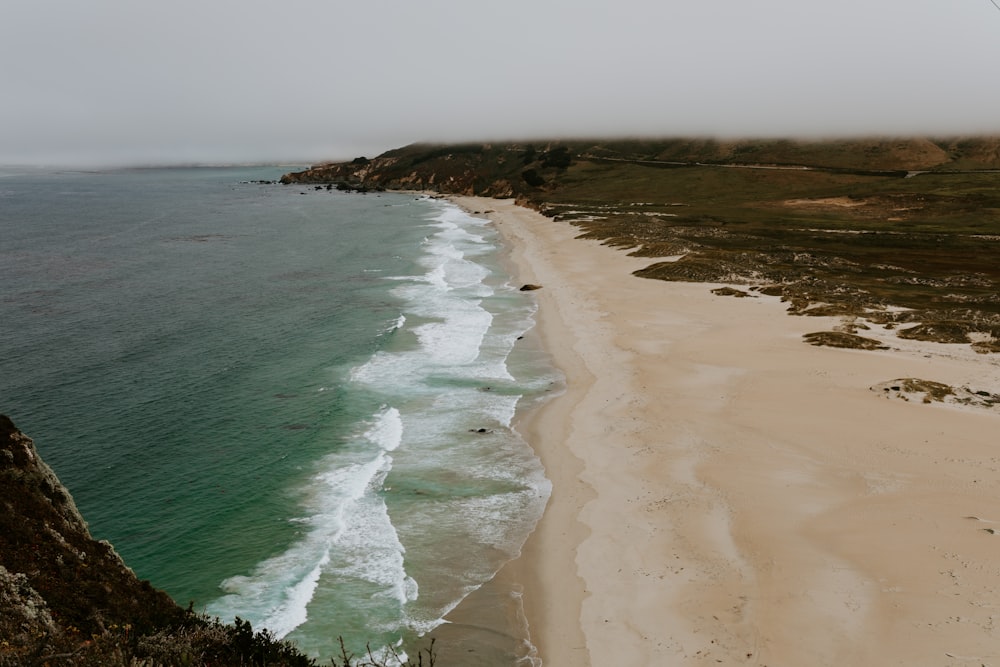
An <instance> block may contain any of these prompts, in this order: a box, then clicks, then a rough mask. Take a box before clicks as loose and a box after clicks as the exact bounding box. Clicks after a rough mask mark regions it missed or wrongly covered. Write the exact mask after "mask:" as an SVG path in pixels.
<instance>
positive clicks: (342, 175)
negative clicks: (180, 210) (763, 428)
mask: <svg viewBox="0 0 1000 667" xmlns="http://www.w3.org/2000/svg"><path fill="white" fill-rule="evenodd" d="M282 180H283V182H285V183H299V182H310V183H314V182H320V183H322V182H329V181H330V180H332V181H334V182H337V181H348V182H353V183H354V184H355V185H358V186H360V185H365V186H369V187H374V188H389V189H421V190H434V191H438V192H442V193H455V194H474V195H483V196H494V197H516V198H518V200H519V201H520V202H521V203H524V204H526V205H528V206H532V207H534V208H536V209H538V210H539V211H541V212H542V213H544V214H545V215H547V216H549V217H552V218H556V219H561V220H566V221H569V222H570V223H572V224H574V225H576V226H578V227H579V228H580V231H581V235H582V236H583V237H586V238H593V239H599V240H601V241H603V242H604V243H606V244H608V245H611V246H614V247H618V248H622V249H625V250H628V251H629V252H630V253H631V254H633V255H636V256H640V257H648V258H650V259H651V260H654V261H651V262H650V265H649V266H648V267H646V268H645V269H643V270H641V271H639V272H637V275H640V276H642V277H646V278H653V279H658V280H668V281H671V280H678V281H699V282H711V283H726V284H730V285H733V284H736V285H746V286H748V287H751V286H752V289H754V290H757V291H759V292H760V293H764V294H772V295H778V296H781V297H782V298H783V299H784V300H786V301H787V302H788V304H789V312H790V313H792V314H797V315H820V314H826V315H843V316H846V317H850V316H863V317H865V318H866V319H868V320H869V321H871V322H874V323H877V324H881V325H883V326H885V327H886V328H896V329H897V331H898V333H899V335H901V336H905V337H911V338H918V339H921V340H933V341H937V342H948V343H961V344H966V345H971V346H972V347H973V349H975V350H976V351H977V352H982V353H984V354H986V353H992V352H996V351H997V350H998V349H1000V342H998V341H1000V261H997V257H1000V138H991V137H977V138H937V139H934V138H920V139H860V140H854V141H813V142H808V141H792V140H753V141H734V142H724V141H718V140H713V139H659V140H652V139H648V140H640V139H635V140H603V141H594V140H591V141H562V142H548V143H545V144H541V143H538V144H518V143H512V144H505V145H499V144H481V145H478V146H472V145H463V146H457V147H448V146H425V145H414V146H407V147H404V148H400V149H397V150H395V151H390V152H389V153H386V154H384V155H382V156H379V157H378V158H374V159H373V160H371V161H370V162H369V163H368V164H366V165H365V169H364V170H357V169H353V168H352V167H351V165H349V164H347V165H344V164H332V165H321V166H318V167H315V168H313V169H310V170H307V171H305V172H300V173H297V174H288V175H286V176H285V177H284V178H283V179H282ZM665 257H669V258H670V259H671V261H655V260H656V259H657V258H665ZM840 342H841V343H845V341H844V340H840ZM853 342H854V344H858V341H853Z"/></svg>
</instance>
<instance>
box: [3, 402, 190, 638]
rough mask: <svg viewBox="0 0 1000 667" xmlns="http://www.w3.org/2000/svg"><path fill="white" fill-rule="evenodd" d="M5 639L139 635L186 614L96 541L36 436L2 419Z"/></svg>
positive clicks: (112, 552)
mask: <svg viewBox="0 0 1000 667" xmlns="http://www.w3.org/2000/svg"><path fill="white" fill-rule="evenodd" d="M0 609H2V611H0V639H2V640H3V641H4V642H6V644H7V646H6V647H5V648H7V649H11V650H15V649H16V647H17V646H18V645H24V646H28V645H34V644H37V640H38V638H39V637H51V638H53V639H59V638H61V637H63V636H67V638H68V639H70V640H72V638H73V637H80V638H86V637H90V636H91V635H93V634H98V633H102V632H104V631H106V630H107V629H108V628H109V627H112V626H122V627H124V626H126V625H128V626H130V627H132V628H134V629H135V630H136V631H137V632H146V631H151V630H153V629H156V628H163V627H169V626H171V625H173V624H177V623H180V622H182V621H183V620H184V619H185V617H186V615H187V614H186V612H185V611H184V610H183V609H181V608H180V607H178V606H177V604H176V603H174V601H173V600H171V599H170V597H169V596H168V595H167V594H166V593H164V592H162V591H158V590H156V589H154V588H153V587H152V586H151V585H150V583H149V582H148V581H140V580H139V578H138V577H136V575H135V573H134V572H133V571H132V570H131V569H129V568H128V567H127V566H126V565H125V563H124V562H123V561H122V559H121V557H120V556H119V555H118V554H117V553H116V552H115V550H114V549H113V548H112V547H111V545H110V544H108V543H107V542H99V541H97V540H94V539H93V537H91V535H90V531H89V530H88V529H87V524H86V522H85V521H84V520H83V517H82V516H80V512H79V511H78V510H77V508H76V505H75V504H74V502H73V498H72V497H71V496H70V494H69V492H68V491H67V490H66V488H65V487H64V486H63V485H62V484H61V483H60V482H59V479H58V478H57V477H56V475H55V473H54V472H52V469H51V468H49V466H48V465H46V464H45V462H43V461H42V460H41V459H40V458H39V456H38V452H37V451H36V450H35V445H34V443H33V442H32V440H31V438H29V437H27V436H26V435H24V434H23V433H21V432H20V431H19V430H18V429H17V427H15V426H14V423H13V422H12V421H11V420H10V419H9V418H8V417H6V416H3V415H0Z"/></svg>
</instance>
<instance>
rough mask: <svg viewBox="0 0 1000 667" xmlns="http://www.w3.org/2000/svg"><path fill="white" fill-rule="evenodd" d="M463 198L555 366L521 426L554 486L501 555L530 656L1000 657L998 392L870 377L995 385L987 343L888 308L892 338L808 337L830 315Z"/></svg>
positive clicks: (720, 660)
mask: <svg viewBox="0 0 1000 667" xmlns="http://www.w3.org/2000/svg"><path fill="white" fill-rule="evenodd" d="M455 201H456V203H458V204H459V205H461V206H463V207H464V208H466V209H467V210H470V211H478V212H488V214H487V217H489V218H491V219H492V220H494V221H495V223H496V224H497V226H498V229H499V230H500V232H501V233H502V235H503V237H504V238H505V239H506V240H507V242H508V243H509V245H510V248H511V261H512V263H513V265H514V267H515V270H516V273H517V279H518V280H519V281H521V282H524V283H535V284H538V285H541V286H542V289H540V290H537V291H536V292H534V293H533V294H534V295H536V298H537V299H538V302H539V313H538V327H537V331H536V333H537V335H540V336H541V337H542V340H543V343H544V345H545V346H546V347H547V349H548V350H549V351H550V352H551V354H552V355H553V357H554V360H555V362H556V364H557V366H559V368H560V369H562V371H563V372H564V373H565V375H566V384H567V389H566V391H565V393H563V394H562V395H560V396H559V397H557V398H555V399H554V400H551V401H549V402H548V403H547V404H546V405H545V406H544V407H543V408H542V409H541V410H538V411H536V412H535V414H532V415H529V417H528V418H526V419H525V420H523V421H522V422H521V423H520V424H519V426H518V428H519V430H521V431H522V433H523V434H524V435H525V437H526V438H527V439H528V441H529V442H530V443H531V444H532V446H533V447H535V449H536V451H537V452H538V454H539V456H540V457H541V459H542V461H543V463H544V465H545V468H546V471H547V474H548V476H549V477H550V479H552V481H553V493H552V497H551V500H550V502H549V507H548V509H547V511H546V514H545V516H544V517H543V519H542V520H541V522H540V523H539V525H538V527H537V529H536V530H535V532H534V533H533V534H532V536H531V538H530V539H529V541H528V543H527V544H526V545H525V548H524V551H523V553H522V556H521V558H519V559H518V560H516V561H514V562H512V563H510V564H509V565H508V567H507V568H506V569H505V570H504V572H502V573H501V576H502V577H505V578H507V579H508V580H509V581H515V582H518V584H519V585H523V590H524V593H523V603H524V612H525V615H526V619H527V623H528V625H529V627H530V634H531V641H532V643H533V644H534V645H535V646H536V647H537V650H538V656H537V657H538V658H539V659H540V660H541V663H542V664H544V665H545V667H568V666H570V665H572V666H574V667H580V666H581V665H594V666H595V667H597V666H601V667H603V666H607V665H619V666H620V665H628V666H632V665H634V666H650V665H717V664H725V665H736V664H749V665H769V666H770V667H778V666H803V665H810V666H817V665H837V666H843V665H880V666H881V665H907V666H913V665H935V666H941V665H982V664H987V665H988V664H1000V586H998V584H1000V558H998V557H997V554H998V552H1000V475H998V470H1000V412H998V410H997V409H996V408H993V409H992V410H990V409H977V408H970V407H956V406H947V405H942V404H937V403H935V404H925V403H923V402H922V401H921V400H919V397H910V399H911V400H903V399H902V398H899V397H896V394H895V393H893V392H884V391H882V390H873V389H872V387H873V386H875V385H879V384H880V383H883V382H887V381H891V380H894V379H897V378H907V377H915V378H922V379H925V380H934V381H938V382H944V383H947V384H951V385H954V386H965V387H969V388H971V389H972V390H984V391H988V392H991V393H996V392H1000V358H998V356H997V355H993V356H988V355H977V354H975V353H974V352H973V351H972V350H971V349H969V347H968V346H958V345H934V344H926V343H921V344H917V343H914V342H912V341H904V340H901V339H898V338H896V337H894V336H893V335H892V332H889V331H882V330H881V328H880V327H879V328H875V329H873V330H872V331H869V332H863V333H864V335H866V336H874V337H880V338H883V339H884V340H885V341H886V342H887V343H888V344H889V345H890V346H891V349H889V350H885V351H858V350H844V349H833V348H826V347H813V346H810V345H807V344H805V343H803V342H802V335H803V334H805V333H809V332H814V331H823V330H830V329H832V328H833V327H834V326H836V325H837V324H839V323H840V322H839V320H837V319H835V318H814V317H791V316H788V315H786V314H785V312H784V311H785V306H784V305H783V304H781V303H780V302H779V301H778V300H777V299H774V298H769V297H763V296H758V297H754V298H741V299H738V298H732V297H721V296H716V295H713V294H712V293H711V291H710V290H711V289H712V288H713V287H717V286H718V285H707V284H686V283H666V282H661V281H654V280H645V279H642V278H636V277H634V276H632V275H631V273H632V271H634V270H636V269H638V268H641V267H643V266H645V265H647V264H649V263H650V262H651V261H652V260H649V259H638V258H633V257H629V256H628V255H627V253H625V252H623V251H621V250H616V249H612V248H608V247H605V246H602V245H601V244H599V243H597V242H594V241H588V240H580V239H576V238H575V237H576V236H577V234H578V232H577V230H576V229H575V228H573V227H572V226H571V225H569V224H568V223H562V222H555V221H552V220H550V219H547V218H545V217H543V216H541V215H540V214H538V213H536V212H534V211H531V210H529V209H525V208H522V207H518V206H516V205H515V204H514V202H513V201H502V200H492V199H476V198H455ZM994 529H995V530H996V531H997V532H996V533H994V532H993V531H994ZM473 597H474V596H473Z"/></svg>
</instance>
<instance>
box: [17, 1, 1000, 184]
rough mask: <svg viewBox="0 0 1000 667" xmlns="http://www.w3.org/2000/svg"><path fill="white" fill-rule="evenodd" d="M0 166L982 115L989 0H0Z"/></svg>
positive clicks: (868, 131)
mask: <svg viewBox="0 0 1000 667" xmlns="http://www.w3.org/2000/svg"><path fill="white" fill-rule="evenodd" d="M0 63H2V74H0V163H7V164H11V163H39V164H97V165H100V164H123V163H124V164H135V163H177V162H191V161H198V162H215V163H218V162H247V161H276V160H277V161H306V162H314V161H320V160H324V159H340V158H350V157H355V156H358V155H367V156H371V155H374V154H377V153H380V152H382V151H384V150H387V149H389V148H393V147H396V146H400V145H403V144H407V143H412V142H415V141H457V140H487V139H497V140H499V139H518V138H544V137H550V136H578V137H580V136H608V135H616V136H640V135H645V136H678V135H699V136H705V135H712V136H722V137H734V136H737V137H738V136H761V135H763V136H821V137H822V136H836V135H845V134H846V135H885V134H938V135H942V134H947V135H956V134H973V133H991V134H1000V9H997V7H996V6H995V5H993V4H992V2H991V0H835V1H834V0H824V1H819V0H711V1H709V0H613V1H612V0H600V1H599V0H572V1H570V0H504V1H502V2H496V1H495V2H482V1H480V0H422V1H421V0H355V1H352V2H342V1H340V0H284V1H282V2H279V1H277V0H272V1H270V2H262V1H258V0H196V1H195V0H170V1H169V2H166V1H157V2H153V1H145V0H87V1H81V0H23V1H21V2H17V1H16V0H10V1H6V2H3V3H2V6H0Z"/></svg>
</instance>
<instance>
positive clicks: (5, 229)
mask: <svg viewBox="0 0 1000 667" xmlns="http://www.w3.org/2000/svg"><path fill="white" fill-rule="evenodd" d="M287 170H288V169H281V168H275V167H255V168H198V169H142V170H120V171H104V172H82V171H76V172H71V171H58V170H46V169H15V168H4V169H2V170H0V234H2V236H0V238H2V239H3V243H2V245H0V412H3V413H5V414H8V415H10V416H11V417H12V418H13V419H14V421H15V423H16V424H17V425H18V426H19V427H20V428H21V429H22V430H24V431H25V432H26V433H28V434H29V435H30V436H32V437H33V438H34V439H35V441H36V444H37V446H38V449H39V451H40V452H41V454H42V456H43V457H44V458H45V459H46V460H47V461H48V462H49V464H50V465H52V467H53V468H54V469H55V470H56V472H57V474H58V475H59V476H60V478H61V479H62V480H63V482H64V483H65V484H66V485H67V486H68V487H69V489H70V490H71V492H72V493H73V495H74V497H75V499H76V501H77V505H78V506H79V508H80V510H81V512H82V513H83V514H84V516H85V517H86V518H87V520H88V522H89V524H90V527H91V531H92V533H93V534H94V536H95V537H96V538H99V539H107V540H110V541H111V542H112V543H113V544H114V545H115V548H116V549H117V550H118V551H119V553H121V554H122V556H123V557H124V559H125V560H126V562H127V563H128V564H129V565H130V566H131V567H132V568H133V569H134V570H135V571H136V573H137V574H138V575H139V576H140V577H141V578H146V579H149V580H151V581H152V583H153V584H154V585H155V586H157V587H159V588H162V589H164V590H166V591H167V592H168V593H170V594H171V595H172V596H173V597H174V598H175V599H176V600H177V601H178V602H179V603H180V604H182V605H185V606H186V605H188V604H189V603H192V604H193V606H194V608H195V609H196V610H198V611H202V612H205V613H207V614H209V615H211V616H218V617H220V618H222V619H224V620H232V619H233V618H235V617H240V618H243V619H246V620H249V621H250V622H251V623H252V624H253V626H254V627H255V628H258V629H259V628H267V629H269V630H270V631H271V632H273V633H274V634H275V635H277V636H279V637H286V638H288V639H290V640H293V641H295V642H296V643H297V644H298V645H299V646H300V647H301V648H302V649H303V650H304V651H305V652H307V653H309V654H311V655H313V656H316V657H322V658H327V657H329V656H331V655H333V654H334V653H336V652H337V649H338V637H343V638H344V639H345V641H346V642H347V645H348V648H349V650H351V651H353V652H363V651H364V649H365V646H366V645H371V646H372V647H374V648H378V647H382V646H403V647H404V650H405V647H406V646H408V645H409V646H412V645H413V641H414V639H415V638H417V637H420V636H422V635H425V634H426V633H428V632H430V631H432V630H433V628H434V627H436V626H437V625H438V624H439V623H441V621H442V618H443V616H444V615H445V614H446V613H447V612H448V611H449V610H451V609H452V608H453V607H454V606H455V605H456V604H457V603H458V602H459V601H460V600H462V599H463V598H464V597H465V596H466V595H468V594H469V593H470V592H471V591H474V590H475V589H477V588H478V587H479V586H481V585H482V584H483V583H484V582H486V581H487V580H489V579H490V578H491V577H492V575H493V574H494V573H495V572H496V571H497V570H498V568H499V567H500V566H501V565H502V564H503V563H504V562H506V561H507V560H509V559H511V558H512V557H514V556H515V555H516V554H517V553H518V551H519V549H520V547H521V545H522V544H523V542H524V540H525V539H526V537H527V535H528V534H529V532H530V531H531V530H532V528H533V526H534V524H535V522H536V521H537V519H538V518H539V516H540V515H541V512H542V510H543V508H544V506H545V503H546V501H547V498H548V494H549V490H550V487H549V482H548V480H547V479H546V478H545V475H544V471H543V469H542V467H541V465H540V463H539V461H538V459H537V458H536V457H535V455H534V453H533V451H532V450H531V448H530V447H529V446H528V444H527V443H525V442H524V441H523V440H522V439H521V437H520V436H519V435H518V434H517V433H516V432H515V431H514V430H512V428H511V425H512V420H513V418H514V415H515V411H516V410H517V409H518V408H519V407H523V406H525V405H526V404H530V403H532V402H534V401H538V400H541V399H543V398H544V397H545V396H546V395H548V392H550V391H551V390H552V388H553V387H554V386H555V385H556V384H557V382H558V379H557V376H556V375H555V373H554V371H553V369H552V368H551V366H550V365H549V362H548V359H547V357H546V356H545V355H544V353H543V352H542V351H540V350H538V349H536V348H533V347H532V346H530V345H528V344H527V343H526V342H525V341H522V340H521V338H522V336H523V334H524V333H525V332H526V331H528V330H529V329H530V328H531V327H532V324H533V314H534V308H535V306H534V302H533V300H532V298H531V296H530V294H526V293H524V292H520V291H518V290H517V289H516V286H515V285H513V284H512V283H511V280H510V277H509V276H508V275H507V273H505V271H504V270H503V268H502V264H501V248H500V244H499V240H498V238H497V235H496V232H495V230H494V228H493V227H492V225H491V223H489V222H488V221H487V220H485V219H484V218H482V217H478V216H476V215H470V214H467V213H465V212H463V211H461V210H459V209H458V208H457V207H455V206H453V205H451V204H449V203H447V202H443V201H440V200H436V199H432V198H428V197H424V196H417V195H411V194H401V193H379V194H367V195H360V194H346V193H340V192H337V191H331V190H326V189H316V188H313V187H312V186H282V185H277V184H274V183H267V182H262V181H271V180H273V179H276V178H277V177H278V176H280V174H281V173H282V172H283V171H287ZM418 645H419V643H418Z"/></svg>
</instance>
